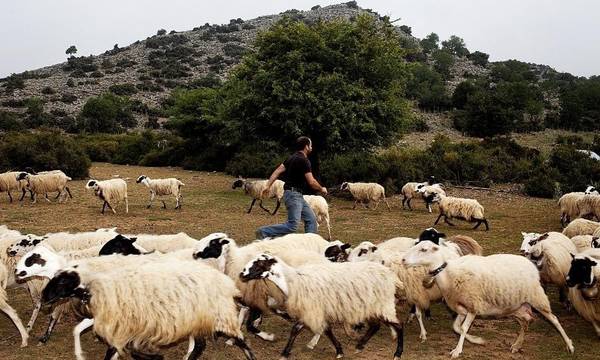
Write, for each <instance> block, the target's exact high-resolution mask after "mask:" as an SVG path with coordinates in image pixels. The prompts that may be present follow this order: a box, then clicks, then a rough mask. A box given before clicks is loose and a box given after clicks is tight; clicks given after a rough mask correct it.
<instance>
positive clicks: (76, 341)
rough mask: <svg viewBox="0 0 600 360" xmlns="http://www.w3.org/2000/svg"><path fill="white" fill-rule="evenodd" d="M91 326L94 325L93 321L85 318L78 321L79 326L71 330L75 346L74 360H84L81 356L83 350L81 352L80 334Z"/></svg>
mask: <svg viewBox="0 0 600 360" xmlns="http://www.w3.org/2000/svg"><path fill="white" fill-rule="evenodd" d="M92 325H94V319H89V318H86V319H83V320H82V321H80V322H79V324H77V325H75V327H74V328H73V342H74V344H75V358H76V359H77V360H84V359H85V357H84V356H83V350H81V333H82V332H83V331H84V330H85V329H87V328H89V327H91V326H92ZM107 354H108V351H107Z"/></svg>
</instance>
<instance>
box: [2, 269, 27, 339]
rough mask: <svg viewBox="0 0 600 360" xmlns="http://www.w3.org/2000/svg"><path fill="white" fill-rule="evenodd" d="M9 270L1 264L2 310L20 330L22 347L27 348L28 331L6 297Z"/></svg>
mask: <svg viewBox="0 0 600 360" xmlns="http://www.w3.org/2000/svg"><path fill="white" fill-rule="evenodd" d="M8 277H9V275H8V269H7V268H6V265H4V264H3V263H0V310H1V311H2V312H4V313H5V314H6V315H7V316H8V317H9V318H10V319H11V320H12V322H13V323H14V324H15V326H16V327H17V329H18V330H19V334H20V335H21V347H25V346H27V340H28V339H29V334H28V333H27V330H26V329H25V327H24V326H23V323H22V322H21V319H20V318H19V314H17V312H16V311H15V309H13V308H12V307H11V306H10V305H9V304H8V297H7V295H6V286H7V284H8Z"/></svg>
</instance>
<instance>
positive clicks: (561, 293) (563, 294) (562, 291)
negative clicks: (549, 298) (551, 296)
mask: <svg viewBox="0 0 600 360" xmlns="http://www.w3.org/2000/svg"><path fill="white" fill-rule="evenodd" d="M567 292H568V291H567V289H566V288H565V287H564V286H561V287H559V288H558V301H559V302H560V303H561V304H563V306H564V307H565V309H567V310H568V311H571V302H570V301H569V298H568V297H567Z"/></svg>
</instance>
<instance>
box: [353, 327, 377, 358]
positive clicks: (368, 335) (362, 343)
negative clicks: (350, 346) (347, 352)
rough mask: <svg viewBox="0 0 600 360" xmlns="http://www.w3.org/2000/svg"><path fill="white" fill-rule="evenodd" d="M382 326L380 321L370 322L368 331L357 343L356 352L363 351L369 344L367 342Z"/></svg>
mask: <svg viewBox="0 0 600 360" xmlns="http://www.w3.org/2000/svg"><path fill="white" fill-rule="evenodd" d="M380 328H381V324H380V323H378V322H377V323H375V322H372V323H370V324H369V328H368V329H367V332H366V333H365V334H364V335H363V336H362V337H361V338H360V339H359V340H358V342H357V343H356V352H357V353H359V352H361V351H363V349H364V348H365V345H367V342H368V341H369V340H370V339H371V338H372V337H373V336H374V335H375V334H376V333H377V332H378V331H379V329H380Z"/></svg>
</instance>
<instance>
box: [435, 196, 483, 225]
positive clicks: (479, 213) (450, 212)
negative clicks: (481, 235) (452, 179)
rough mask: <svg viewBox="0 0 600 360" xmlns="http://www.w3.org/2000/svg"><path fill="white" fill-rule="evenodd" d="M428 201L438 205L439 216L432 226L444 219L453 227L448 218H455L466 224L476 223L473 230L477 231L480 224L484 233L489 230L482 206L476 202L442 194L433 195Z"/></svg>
mask: <svg viewBox="0 0 600 360" xmlns="http://www.w3.org/2000/svg"><path fill="white" fill-rule="evenodd" d="M430 199H431V202H436V203H438V205H439V208H440V215H439V216H438V218H437V220H436V221H435V223H433V225H434V226H435V225H437V223H438V222H439V221H440V219H441V218H442V217H444V222H445V223H446V224H448V225H450V226H454V224H452V223H451V222H450V221H449V218H450V219H452V218H457V219H462V220H465V221H468V222H476V223H477V224H476V225H475V226H474V227H473V230H475V229H477V228H478V227H479V226H480V225H481V224H484V225H485V231H488V230H489V229H490V227H489V225H488V222H487V220H486V218H485V215H484V209H483V206H481V204H480V203H479V202H478V201H477V200H474V199H465V198H457V197H451V196H445V195H442V194H434V195H432V196H431V197H430Z"/></svg>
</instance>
